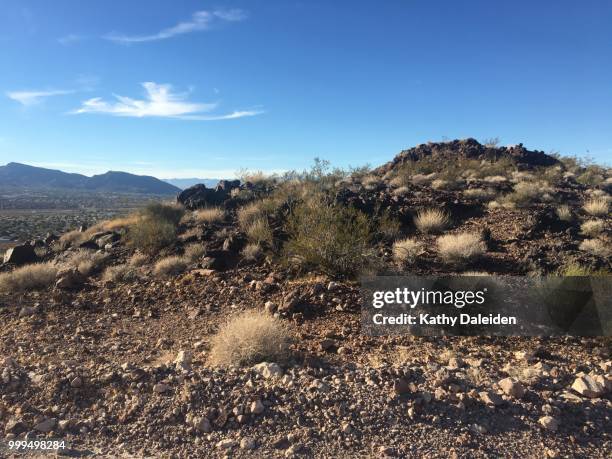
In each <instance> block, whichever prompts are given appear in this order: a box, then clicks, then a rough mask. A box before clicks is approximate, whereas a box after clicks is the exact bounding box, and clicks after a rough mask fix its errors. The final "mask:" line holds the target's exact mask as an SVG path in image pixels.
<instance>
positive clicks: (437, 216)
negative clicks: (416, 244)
mask: <svg viewBox="0 0 612 459" xmlns="http://www.w3.org/2000/svg"><path fill="white" fill-rule="evenodd" d="M414 224H415V226H416V227H417V228H418V229H419V231H421V232H422V233H439V232H440V231H442V230H443V229H444V228H446V227H447V226H448V224H449V218H448V215H447V214H446V213H445V212H443V211H441V210H439V209H427V210H424V211H421V212H419V213H418V214H417V217H416V218H415V219H414Z"/></svg>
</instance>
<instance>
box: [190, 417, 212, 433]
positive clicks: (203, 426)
mask: <svg viewBox="0 0 612 459" xmlns="http://www.w3.org/2000/svg"><path fill="white" fill-rule="evenodd" d="M194 427H195V428H196V429H197V430H198V431H200V432H204V433H210V432H212V426H211V425H210V421H209V420H208V418H204V417H203V418H199V419H196V420H195V422H194Z"/></svg>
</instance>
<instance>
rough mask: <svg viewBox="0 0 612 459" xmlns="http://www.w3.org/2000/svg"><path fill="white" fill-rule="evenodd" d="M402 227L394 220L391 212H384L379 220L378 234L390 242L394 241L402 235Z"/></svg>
mask: <svg viewBox="0 0 612 459" xmlns="http://www.w3.org/2000/svg"><path fill="white" fill-rule="evenodd" d="M401 226H402V224H401V223H400V221H399V220H397V219H395V218H393V217H392V216H391V215H390V214H389V212H383V214H382V215H381V216H380V217H379V219H378V224H377V228H376V232H377V233H378V234H380V235H381V236H382V237H384V238H385V239H388V240H394V239H396V238H397V237H398V236H399V235H400V234H401Z"/></svg>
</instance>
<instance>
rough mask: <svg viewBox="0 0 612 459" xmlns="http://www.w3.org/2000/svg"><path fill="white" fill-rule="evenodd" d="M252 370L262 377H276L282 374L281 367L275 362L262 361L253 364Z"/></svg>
mask: <svg viewBox="0 0 612 459" xmlns="http://www.w3.org/2000/svg"><path fill="white" fill-rule="evenodd" d="M253 370H255V371H256V372H257V373H259V374H260V375H262V376H263V377H264V378H266V379H269V378H278V377H281V376H282V375H283V370H282V368H281V367H280V366H279V365H278V364H277V363H269V362H262V363H258V364H257V365H255V366H253Z"/></svg>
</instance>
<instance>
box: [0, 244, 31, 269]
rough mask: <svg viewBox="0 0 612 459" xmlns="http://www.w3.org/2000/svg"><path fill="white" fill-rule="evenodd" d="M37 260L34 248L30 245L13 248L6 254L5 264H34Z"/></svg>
mask: <svg viewBox="0 0 612 459" xmlns="http://www.w3.org/2000/svg"><path fill="white" fill-rule="evenodd" d="M37 258H38V257H37V256H36V252H34V247H32V246H31V245H30V244H23V245H18V246H16V247H12V248H10V249H8V250H7V251H6V253H5V254H4V262H5V263H14V264H16V265H23V264H26V263H32V262H34V261H36V259H37Z"/></svg>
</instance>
